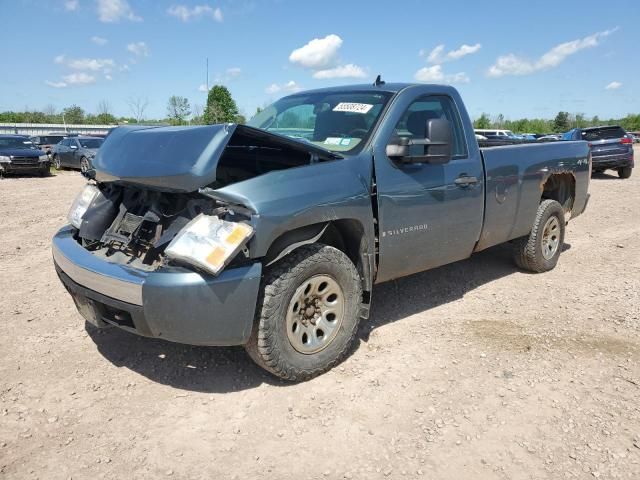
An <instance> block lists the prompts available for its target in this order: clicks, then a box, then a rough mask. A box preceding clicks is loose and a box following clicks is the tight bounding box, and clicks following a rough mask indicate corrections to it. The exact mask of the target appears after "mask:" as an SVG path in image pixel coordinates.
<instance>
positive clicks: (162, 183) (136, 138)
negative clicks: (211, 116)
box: [93, 123, 341, 192]
mask: <svg viewBox="0 0 640 480" xmlns="http://www.w3.org/2000/svg"><path fill="white" fill-rule="evenodd" d="M337 158H341V157H340V156H339V155H337V154H334V153H332V152H330V151H328V150H325V149H322V148H319V147H316V146H315V145H313V144H310V143H306V142H303V141H297V140H294V139H291V138H288V137H283V136H281V135H276V134H273V133H269V132H266V131H264V130H260V129H256V128H253V127H248V126H246V125H238V124H233V123H229V124H220V125H205V126H194V127H140V126H127V127H118V128H116V129H114V130H113V131H112V132H111V133H110V134H109V136H108V137H107V139H106V140H105V142H104V143H103V144H102V146H101V147H100V149H99V150H98V152H97V154H96V157H95V159H94V160H93V167H94V169H95V171H96V177H95V178H96V180H97V181H99V182H117V183H122V184H134V185H141V186H146V187H148V188H152V189H155V190H161V191H171V192H193V191H196V190H198V189H199V188H202V187H205V186H212V185H214V184H215V185H216V188H217V187H220V186H225V185H228V184H230V183H233V182H234V179H235V181H240V180H246V179H248V178H252V177H253V176H258V175H261V174H263V173H267V172H268V171H272V170H279V169H284V168H290V167H296V166H302V165H308V164H310V163H314V162H315V161H326V160H334V159H337ZM221 163H223V164H224V167H225V170H224V172H221V170H222V167H221Z"/></svg>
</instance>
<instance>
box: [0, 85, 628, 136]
mask: <svg viewBox="0 0 640 480" xmlns="http://www.w3.org/2000/svg"><path fill="white" fill-rule="evenodd" d="M127 105H128V106H129V110H130V113H131V116H128V117H127V116H120V117H116V116H115V115H114V114H113V112H112V108H111V105H110V104H109V102H108V101H106V100H102V101H101V102H100V103H99V104H98V108H97V111H96V112H95V113H88V112H86V111H85V110H83V109H82V108H81V107H79V106H78V105H71V106H69V107H67V108H64V109H62V110H60V111H58V110H57V109H56V108H55V107H54V106H53V105H47V106H46V107H45V108H44V109H43V110H42V111H38V110H28V109H27V110H25V111H23V112H13V111H5V112H0V123H68V124H81V125H115V124H123V123H145V124H170V125H186V124H190V125H211V124H214V123H245V122H246V118H245V117H244V116H243V115H241V114H240V112H239V110H238V106H237V104H236V102H235V100H234V99H233V97H232V96H231V92H229V89H227V87H225V86H223V85H215V86H213V87H212V88H211V89H210V90H209V92H208V94H207V102H206V105H205V106H204V107H203V106H201V105H198V104H196V105H193V106H192V105H191V104H190V102H189V100H188V99H187V98H186V97H183V96H179V95H172V96H171V97H169V99H168V101H167V116H166V117H165V118H160V119H149V118H147V117H146V115H145V114H146V110H147V107H148V106H149V101H148V99H146V98H144V97H132V98H129V99H127ZM259 110H260V109H258V112H259ZM282 120H283V123H285V124H286V123H287V122H286V121H285V119H284V118H283V119H282ZM598 125H620V126H621V127H622V128H624V129H625V130H627V131H640V114H629V115H627V116H626V117H623V118H617V119H616V118H610V119H600V118H599V117H598V116H597V115H596V116H594V117H591V118H587V117H586V116H585V115H584V114H582V113H576V114H571V113H569V112H558V114H557V115H556V116H555V118H552V119H546V118H521V119H518V120H508V119H505V118H504V115H502V114H499V115H497V116H494V117H491V116H490V115H489V114H487V113H483V114H482V115H480V117H478V118H476V119H475V120H474V122H473V126H474V128H484V129H490V128H495V129H504V130H511V131H513V132H516V133H538V134H543V133H561V132H566V131H568V130H570V129H572V128H585V127H591V126H598Z"/></svg>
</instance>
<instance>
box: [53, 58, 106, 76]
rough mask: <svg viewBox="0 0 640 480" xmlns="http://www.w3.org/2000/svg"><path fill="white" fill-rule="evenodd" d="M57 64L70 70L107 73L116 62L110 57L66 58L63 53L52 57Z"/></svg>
mask: <svg viewBox="0 0 640 480" xmlns="http://www.w3.org/2000/svg"><path fill="white" fill-rule="evenodd" d="M53 62H54V63H57V64H58V65H65V66H66V67H68V68H70V69H72V70H81V71H82V70H90V71H92V72H105V73H109V72H110V71H111V70H112V69H113V68H115V67H116V62H114V61H113V60H112V59H111V58H67V57H66V56H64V55H58V56H57V57H55V58H54V59H53Z"/></svg>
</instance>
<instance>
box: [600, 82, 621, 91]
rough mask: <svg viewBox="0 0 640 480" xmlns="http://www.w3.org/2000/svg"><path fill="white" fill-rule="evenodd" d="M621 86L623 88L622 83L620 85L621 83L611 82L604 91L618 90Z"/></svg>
mask: <svg viewBox="0 0 640 480" xmlns="http://www.w3.org/2000/svg"><path fill="white" fill-rule="evenodd" d="M621 86H622V83H620V82H611V83H610V84H609V85H607V86H606V87H604V89H605V90H617V89H618V88H620V87H621Z"/></svg>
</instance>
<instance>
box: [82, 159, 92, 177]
mask: <svg viewBox="0 0 640 480" xmlns="http://www.w3.org/2000/svg"><path fill="white" fill-rule="evenodd" d="M90 168H91V166H90V165H89V160H87V157H82V158H81V159H80V173H82V174H85V173H87V172H88V171H89V169H90Z"/></svg>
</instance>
